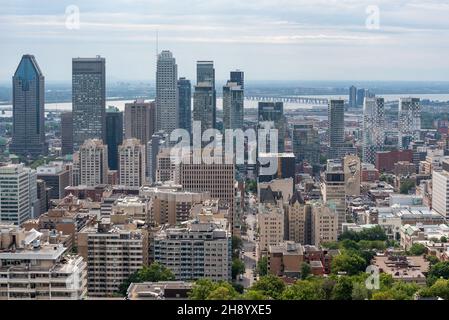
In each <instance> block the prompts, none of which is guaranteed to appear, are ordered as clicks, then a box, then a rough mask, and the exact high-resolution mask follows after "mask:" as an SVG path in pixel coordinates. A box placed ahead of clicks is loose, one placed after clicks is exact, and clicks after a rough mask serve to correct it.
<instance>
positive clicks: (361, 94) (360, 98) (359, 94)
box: [357, 89, 366, 107]
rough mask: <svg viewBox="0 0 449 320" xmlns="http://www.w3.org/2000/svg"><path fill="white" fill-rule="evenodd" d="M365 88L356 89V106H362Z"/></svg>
mask: <svg viewBox="0 0 449 320" xmlns="http://www.w3.org/2000/svg"><path fill="white" fill-rule="evenodd" d="M365 95H366V89H357V106H358V107H362V106H363V101H364V100H365Z"/></svg>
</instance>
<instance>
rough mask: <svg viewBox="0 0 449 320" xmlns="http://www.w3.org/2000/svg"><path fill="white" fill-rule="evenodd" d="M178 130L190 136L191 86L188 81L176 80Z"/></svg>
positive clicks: (184, 79) (183, 79)
mask: <svg viewBox="0 0 449 320" xmlns="http://www.w3.org/2000/svg"><path fill="white" fill-rule="evenodd" d="M178 96H179V98H178V103H179V128H181V129H185V130H187V131H188V132H189V134H192V85H191V84H190V80H188V79H186V78H179V80H178Z"/></svg>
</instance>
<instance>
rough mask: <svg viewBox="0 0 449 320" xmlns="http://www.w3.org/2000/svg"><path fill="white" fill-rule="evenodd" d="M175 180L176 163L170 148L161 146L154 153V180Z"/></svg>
mask: <svg viewBox="0 0 449 320" xmlns="http://www.w3.org/2000/svg"><path fill="white" fill-rule="evenodd" d="M175 180H176V165H175V162H174V160H173V159H172V156H171V149H170V148H161V149H160V150H159V153H158V154H157V155H156V182H167V181H172V182H174V181H175Z"/></svg>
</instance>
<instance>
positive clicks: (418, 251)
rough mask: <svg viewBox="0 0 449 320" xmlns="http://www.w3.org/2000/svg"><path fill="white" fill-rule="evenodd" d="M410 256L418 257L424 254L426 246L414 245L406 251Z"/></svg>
mask: <svg viewBox="0 0 449 320" xmlns="http://www.w3.org/2000/svg"><path fill="white" fill-rule="evenodd" d="M408 252H409V253H410V254H411V255H412V256H420V255H423V254H424V253H425V252H426V246H425V245H423V244H421V243H414V244H412V246H411V247H410V249H409V250H408Z"/></svg>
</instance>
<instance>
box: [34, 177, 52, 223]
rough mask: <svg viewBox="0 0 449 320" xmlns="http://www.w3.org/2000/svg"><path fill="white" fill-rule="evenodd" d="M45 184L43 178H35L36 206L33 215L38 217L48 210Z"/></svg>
mask: <svg viewBox="0 0 449 320" xmlns="http://www.w3.org/2000/svg"><path fill="white" fill-rule="evenodd" d="M48 191H49V190H47V186H46V184H45V181H44V180H41V179H37V180H36V195H37V202H38V205H37V208H36V212H35V216H36V217H39V218H40V216H41V215H42V214H44V213H45V212H47V211H48V207H49V203H48V200H49V199H48V194H49V192H48Z"/></svg>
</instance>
